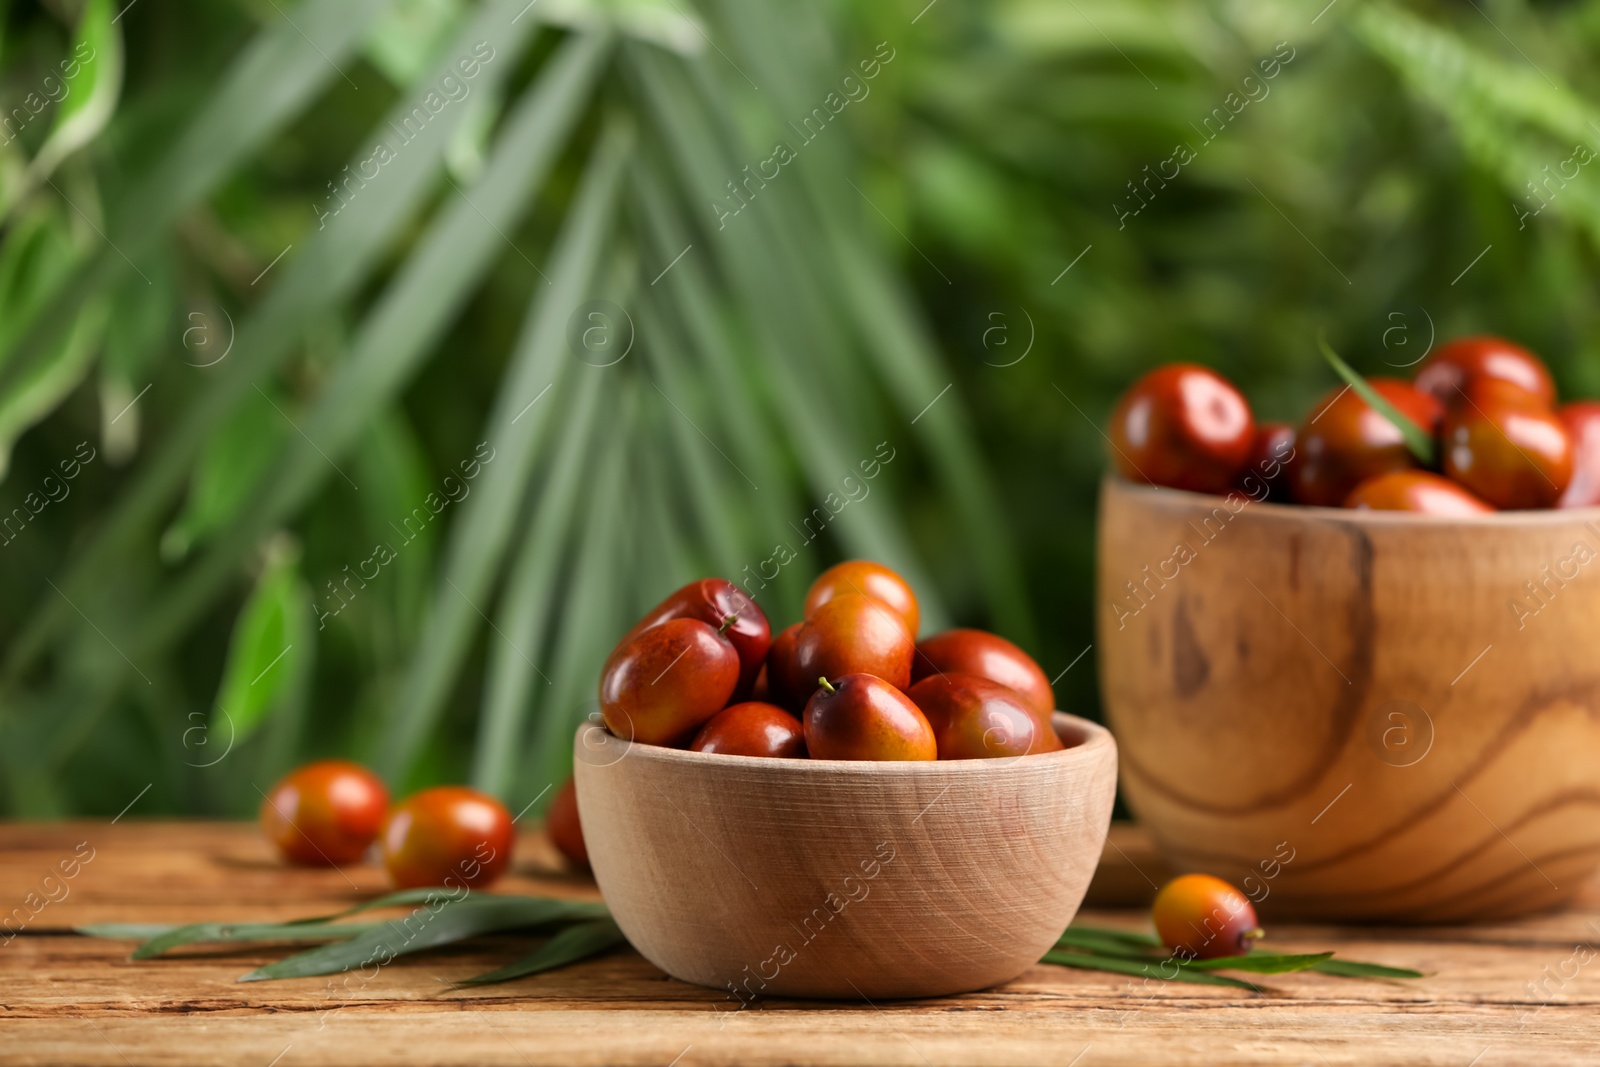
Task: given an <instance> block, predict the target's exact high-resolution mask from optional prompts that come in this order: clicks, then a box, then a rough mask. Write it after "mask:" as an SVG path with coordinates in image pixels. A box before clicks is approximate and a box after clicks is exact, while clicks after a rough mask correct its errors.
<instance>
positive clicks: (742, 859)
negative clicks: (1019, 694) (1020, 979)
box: [575, 712, 1117, 1010]
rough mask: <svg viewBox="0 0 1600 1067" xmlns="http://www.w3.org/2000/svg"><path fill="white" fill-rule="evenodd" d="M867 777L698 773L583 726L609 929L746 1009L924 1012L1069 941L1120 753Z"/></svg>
mask: <svg viewBox="0 0 1600 1067" xmlns="http://www.w3.org/2000/svg"><path fill="white" fill-rule="evenodd" d="M1055 725H1056V730H1057V732H1058V733H1059V734H1060V735H1061V738H1062V740H1063V741H1064V742H1065V743H1066V744H1067V745H1068V748H1067V749H1066V750H1065V751H1062V752H1052V753H1045V754H1041V755H1035V756H1024V757H1021V758H1017V759H1009V760H998V759H996V760H953V761H948V762H932V763H859V762H849V761H843V760H783V759H763V758H755V757H742V756H717V755H706V754H703V753H699V752H686V751H680V750H677V749H670V748H661V747H658V746H654V745H643V744H629V743H628V742H625V741H619V740H618V739H616V738H614V737H611V736H610V735H609V734H606V733H605V732H604V731H603V730H602V729H601V728H599V727H597V726H591V725H587V724H586V725H585V726H584V727H582V728H580V729H579V731H578V737H577V742H576V748H575V751H576V757H577V759H576V777H577V783H578V807H579V810H580V811H581V813H582V821H583V836H584V840H585V841H586V842H587V844H588V848H589V860H590V862H591V864H592V865H593V867H594V876H595V880H596V881H598V882H599V883H600V891H601V893H602V894H603V895H604V896H605V900H606V904H607V906H608V907H609V908H610V909H611V912H612V914H613V915H614V916H616V920H617V924H618V925H619V926H621V927H622V932H623V933H625V934H626V935H627V936H628V940H629V941H631V942H632V943H633V945H634V947H635V948H637V949H638V950H639V951H640V953H642V954H643V955H644V957H645V958H646V959H648V960H650V962H651V963H654V964H655V965H656V966H658V967H660V968H661V969H662V970H664V971H666V972H667V973H668V974H670V975H672V976H673V977H675V978H681V979H682V980H684V981H686V982H694V983H696V984H698V985H704V986H712V987H714V988H717V989H721V990H724V991H726V992H727V995H728V1004H727V1009H728V1010H737V1009H738V1008H740V1007H743V1006H744V1005H745V1004H746V1003H748V1002H749V1001H751V1000H752V999H754V998H755V997H757V996H761V995H767V996H773V995H783V996H804V997H840V998H863V997H865V998H868V999H874V1000H875V999H878V998H890V997H928V996H942V995H945V994H950V993H961V992H966V991H969V990H973V989H982V988H985V987H987V986H991V985H995V984H997V983H1000V982H1005V981H1008V980H1009V979H1012V978H1015V977H1016V976H1017V975H1018V974H1021V973H1022V971H1024V970H1025V969H1027V968H1028V967H1029V966H1031V965H1033V964H1034V963H1036V962H1037V961H1038V960H1039V957H1040V956H1042V955H1043V954H1044V953H1045V951H1046V950H1048V949H1049V948H1050V947H1051V946H1052V945H1053V944H1054V943H1055V941H1056V939H1057V938H1058V937H1060V936H1061V931H1062V930H1064V929H1065V928H1066V926H1067V923H1068V922H1070V921H1071V919H1072V916H1073V915H1074V914H1075V913H1076V912H1077V910H1078V904H1079V903H1080V902H1081V901H1082V899H1083V894H1084V890H1085V889H1087V888H1088V885H1089V878H1090V876H1091V875H1093V873H1094V869H1095V865H1096V864H1097V863H1098V861H1099V859H1100V851H1101V849H1102V847H1104V841H1105V835H1106V829H1107V826H1108V825H1109V823H1110V819H1111V805H1112V800H1113V798H1114V796H1115V793H1116V762H1117V757H1116V744H1115V742H1113V741H1112V739H1111V735H1110V734H1109V733H1108V732H1107V731H1106V730H1105V729H1104V728H1103V727H1100V726H1097V725H1095V724H1094V723H1090V722H1086V721H1084V720H1082V719H1077V718H1074V717H1072V716H1070V715H1063V714H1061V713H1059V712H1058V713H1057V714H1056V716H1055Z"/></svg>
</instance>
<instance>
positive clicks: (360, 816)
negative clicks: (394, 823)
mask: <svg viewBox="0 0 1600 1067" xmlns="http://www.w3.org/2000/svg"><path fill="white" fill-rule="evenodd" d="M388 810H389V790H388V788H387V787H386V786H385V785H384V784H383V780H382V779H381V778H379V777H378V776H377V775H375V774H373V773H372V772H371V771H369V770H367V768H365V767H363V766H361V764H359V763H352V762H350V761H349V760H342V759H325V760H317V761H316V762H315V763H308V764H306V765H305V766H303V767H300V768H298V769H296V770H294V771H291V772H289V774H287V775H285V776H284V777H283V779H282V780H280V781H279V782H278V784H277V785H275V786H273V787H272V789H271V791H270V792H268V793H267V795H266V798H265V799H264V800H262V802H261V832H262V833H264V834H265V835H266V836H267V840H268V841H271V842H272V843H273V844H274V845H276V846H277V847H278V851H279V852H281V853H282V854H283V858H284V859H286V860H288V861H289V862H290V863H296V864H300V865H301V866H306V867H331V866H334V865H336V864H340V863H353V862H355V861H356V860H359V859H360V858H361V855H362V853H364V852H366V850H367V846H368V845H370V844H372V842H373V841H374V840H375V839H376V838H377V836H378V831H379V829H381V828H382V826H383V817H384V815H385V814H386V813H387V812H388Z"/></svg>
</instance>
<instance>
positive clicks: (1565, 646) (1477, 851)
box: [1096, 479, 1600, 921]
mask: <svg viewBox="0 0 1600 1067" xmlns="http://www.w3.org/2000/svg"><path fill="white" fill-rule="evenodd" d="M1241 501H1242V502H1244V505H1243V506H1242V507H1241V506H1240V502H1241ZM1097 585H1098V589H1097V607H1096V612H1097V624H1098V630H1099V639H1098V641H1097V642H1096V644H1097V646H1098V653H1099V658H1100V680H1101V687H1102V691H1103V693H1104V696H1105V706H1106V712H1107V716H1108V721H1109V723H1110V725H1111V728H1112V730H1113V731H1114V732H1115V733H1116V735H1117V739H1118V742H1119V744H1120V749H1121V753H1122V783H1123V792H1124V796H1125V797H1126V799H1127V802H1128V804H1129V805H1130V806H1131V807H1132V808H1133V810H1134V812H1135V813H1136V814H1137V815H1138V817H1139V819H1140V820H1141V821H1142V822H1143V823H1144V824H1145V825H1146V826H1147V827H1149V829H1150V830H1151V831H1152V832H1153V833H1154V835H1155V836H1156V838H1157V840H1158V842H1159V843H1160V845H1161V847H1162V848H1163V850H1164V851H1165V852H1166V853H1167V854H1168V856H1169V857H1170V859H1171V860H1172V861H1173V863H1174V864H1175V865H1176V866H1177V867H1178V868H1180V869H1183V870H1200V871H1207V872H1210V873H1213V874H1216V875H1218V876H1220V877H1224V878H1227V879H1229V880H1231V881H1233V882H1235V883H1238V884H1240V885H1241V886H1243V887H1244V889H1245V891H1246V892H1247V893H1248V894H1249V895H1251V896H1252V897H1253V898H1255V899H1257V900H1258V903H1259V906H1260V907H1261V908H1262V909H1263V910H1265V911H1266V912H1267V913H1269V914H1271V913H1273V912H1278V913H1295V914H1304V915H1311V916H1318V917H1326V918H1337V919H1393V920H1405V921H1456V920H1464V919H1486V918H1491V917H1497V916H1505V915H1513V914H1517V913H1520V912H1526V911H1532V910H1536V909H1541V908H1546V907H1549V906H1552V905H1554V904H1557V903H1559V902H1561V901H1563V900H1565V899H1567V898H1568V897H1570V896H1571V895H1572V894H1573V893H1574V892H1576V891H1577V889H1578V888H1579V885H1580V884H1581V883H1582V881H1583V880H1584V879H1585V877H1586V876H1588V875H1589V874H1590V873H1592V872H1593V870H1594V869H1595V867H1596V864H1597V862H1600V817H1597V815H1600V812H1597V808H1600V509H1585V510H1573V511H1535V512H1514V513H1513V512H1507V513H1502V514H1498V515H1494V516H1488V517H1484V518H1478V519H1470V520H1441V519H1425V518H1421V517H1419V516H1414V515H1405V514H1400V513H1393V512H1391V513H1384V512H1358V511H1346V510H1341V509H1331V508H1304V507H1287V506H1277V505H1271V504H1257V503H1253V502H1249V501H1248V498H1247V497H1243V496H1238V497H1235V498H1231V501H1225V500H1224V498H1222V497H1212V496H1202V495H1197V494H1193V493H1184V492H1178V491H1175V490H1170V489H1159V488H1152V487H1147V486H1133V485H1129V484H1127V483H1125V482H1122V481H1119V480H1116V479H1108V480H1107V481H1106V482H1105V483H1104V485H1103V487H1102V490H1101V498H1100V528H1099V561H1098V583H1097ZM1519 602H1520V603H1521V604H1522V607H1521V608H1520V609H1519V608H1518V607H1516V605H1517V604H1518V603H1519Z"/></svg>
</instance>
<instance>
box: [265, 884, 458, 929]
mask: <svg viewBox="0 0 1600 1067" xmlns="http://www.w3.org/2000/svg"><path fill="white" fill-rule="evenodd" d="M457 895H458V894H457V891H456V890H454V889H442V888H440V887H438V886H423V887H421V888H417V889H398V890H396V891H395V892H393V893H385V894H383V896H381V897H374V898H372V899H371V900H364V901H362V902H361V903H360V904H357V905H355V906H353V907H349V908H345V909H344V910H343V911H336V912H332V913H331V914H328V915H313V916H310V917H308V918H305V919H291V920H289V925H291V926H295V925H300V924H313V923H330V922H334V921H336V920H338V919H343V918H347V917H348V916H351V915H360V914H361V913H362V912H364V911H375V910H376V909H378V908H401V907H405V906H407V905H411V904H432V903H433V902H434V901H436V900H455V898H456V897H457ZM463 899H471V898H470V897H466V898H463Z"/></svg>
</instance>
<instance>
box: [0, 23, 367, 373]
mask: <svg viewBox="0 0 1600 1067" xmlns="http://www.w3.org/2000/svg"><path fill="white" fill-rule="evenodd" d="M386 6H387V0H351V2H350V3H343V4H323V3H316V2H314V0H313V2H310V3H301V4H299V5H297V6H296V7H295V9H294V11H293V13H292V16H290V15H285V17H283V18H282V19H280V20H277V21H275V22H274V23H273V24H272V25H271V26H269V27H268V28H266V29H264V30H263V31H262V32H261V33H259V34H258V35H257V36H256V38H255V39H254V40H253V41H252V42H251V43H250V45H249V46H248V47H247V48H246V49H245V51H244V53H243V54H242V55H241V56H240V57H239V58H238V59H237V60H235V61H234V63H233V64H232V66H231V67H230V68H229V72H228V76H227V77H226V78H225V79H224V80H223V81H222V83H221V84H220V85H218V86H217V87H216V90H215V91H214V92H210V93H207V94H206V95H205V101H204V103H203V105H202V108H201V109H200V111H199V113H198V114H197V115H196V116H195V118H194V120H193V122H192V123H191V124H190V126H189V127H188V129H187V130H186V131H185V132H184V134H183V136H182V137H180V138H179V139H178V141H177V143H176V144H174V145H173V146H172V148H171V149H170V150H169V151H168V152H167V153H166V155H165V156H163V157H162V159H161V162H160V163H159V164H157V165H156V166H155V167H154V168H152V169H151V170H150V172H149V173H147V174H146V175H144V176H143V178H142V179H141V180H139V181H138V182H137V184H136V185H135V187H134V190H133V192H132V193H131V194H130V195H129V196H128V197H127V199H126V200H125V201H124V202H123V204H122V205H121V206H120V207H119V208H118V210H117V211H116V212H115V213H114V216H113V217H114V219H115V222H114V224H113V225H112V226H111V227H110V228H109V234H108V238H107V241H106V243H105V246H104V247H103V248H101V249H100V250H99V251H98V252H97V253H96V254H95V255H94V257H93V258H92V259H90V260H89V261H88V262H86V263H85V264H83V265H82V267H81V268H80V269H79V270H78V271H76V272H75V273H74V275H73V276H72V277H71V278H68V279H64V280H63V282H62V284H61V285H59V286H57V287H55V289H54V290H53V292H52V294H51V297H50V300H49V304H48V306H47V307H44V308H41V309H40V311H39V313H37V314H35V315H31V316H29V318H28V319H27V321H26V323H25V325H24V327H23V328H22V329H21V330H20V331H19V334H18V335H17V337H16V338H15V341H14V343H10V342H8V343H7V344H6V346H5V347H4V349H3V350H0V395H6V394H7V393H9V392H10V391H11V390H12V389H13V388H15V378H16V377H19V376H22V375H26V374H28V373H31V372H32V369H33V366H32V365H33V364H34V363H35V362H37V361H39V360H41V359H47V358H48V355H49V352H50V351H51V348H52V345H53V344H55V343H56V342H57V340H58V339H59V337H60V331H61V330H63V329H65V328H66V327H67V326H69V325H71V324H72V323H73V322H75V321H76V320H77V318H78V315H79V314H80V308H81V306H82V305H83V304H84V303H85V302H87V301H88V300H90V299H91V298H92V297H94V296H95V295H96V294H98V293H101V292H102V291H103V290H104V288H105V287H106V286H107V285H108V284H111V283H113V282H116V281H118V280H120V279H122V278H123V277H125V276H126V275H127V272H128V271H130V270H133V269H134V268H133V266H132V265H131V264H130V262H129V260H128V259H125V258H124V256H127V257H132V258H134V259H137V258H138V257H139V256H141V255H142V254H143V252H144V251H145V249H146V247H147V245H148V242H150V241H151V240H152V239H153V238H155V237H156V236H157V235H158V234H161V233H162V232H164V231H165V230H166V229H167V228H168V227H169V226H170V225H171V224H172V222H173V220H174V219H176V218H177V217H178V216H179V215H180V214H182V212H183V211H185V210H187V209H188V208H189V207H190V206H192V205H193V204H194V203H195V202H196V201H197V200H199V199H201V198H202V197H204V196H205V195H206V194H207V193H208V192H210V191H211V190H212V189H213V188H214V187H215V186H216V184H217V183H218V182H220V181H221V180H222V179H223V178H224V177H225V176H226V175H227V174H228V173H229V172H230V171H232V169H233V168H234V167H236V166H237V165H238V163H239V161H240V160H241V159H243V158H244V157H245V156H247V155H248V154H249V153H250V152H251V151H252V150H254V149H255V148H257V147H258V146H259V145H260V144H261V143H262V142H264V141H266V140H267V139H268V138H269V137H271V136H272V134H273V133H275V132H276V131H277V130H278V129H280V128H281V127H282V126H283V124H284V123H286V122H288V121H289V119H290V118H292V117H293V116H294V115H295V114H296V113H297V112H298V111H299V110H300V108H301V107H302V106H304V105H305V104H306V103H308V102H309V101H311V100H314V99H316V98H317V97H318V96H319V95H320V94H321V93H322V91H323V90H324V89H325V88H326V86H327V84H328V82H329V81H331V80H333V79H336V78H338V77H339V73H338V66H337V64H338V63H339V61H340V59H342V58H343V56H344V54H345V52H346V50H347V49H348V48H349V47H350V46H351V45H352V44H354V43H355V38H356V37H357V36H358V35H359V34H360V33H361V32H362V30H363V29H364V28H365V27H366V25H367V24H368V23H369V22H371V21H372V20H373V19H374V18H375V17H377V16H378V15H379V14H380V13H381V12H382V10H383V9H384V8H385V7H386ZM114 17H115V16H113V18H114Z"/></svg>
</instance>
